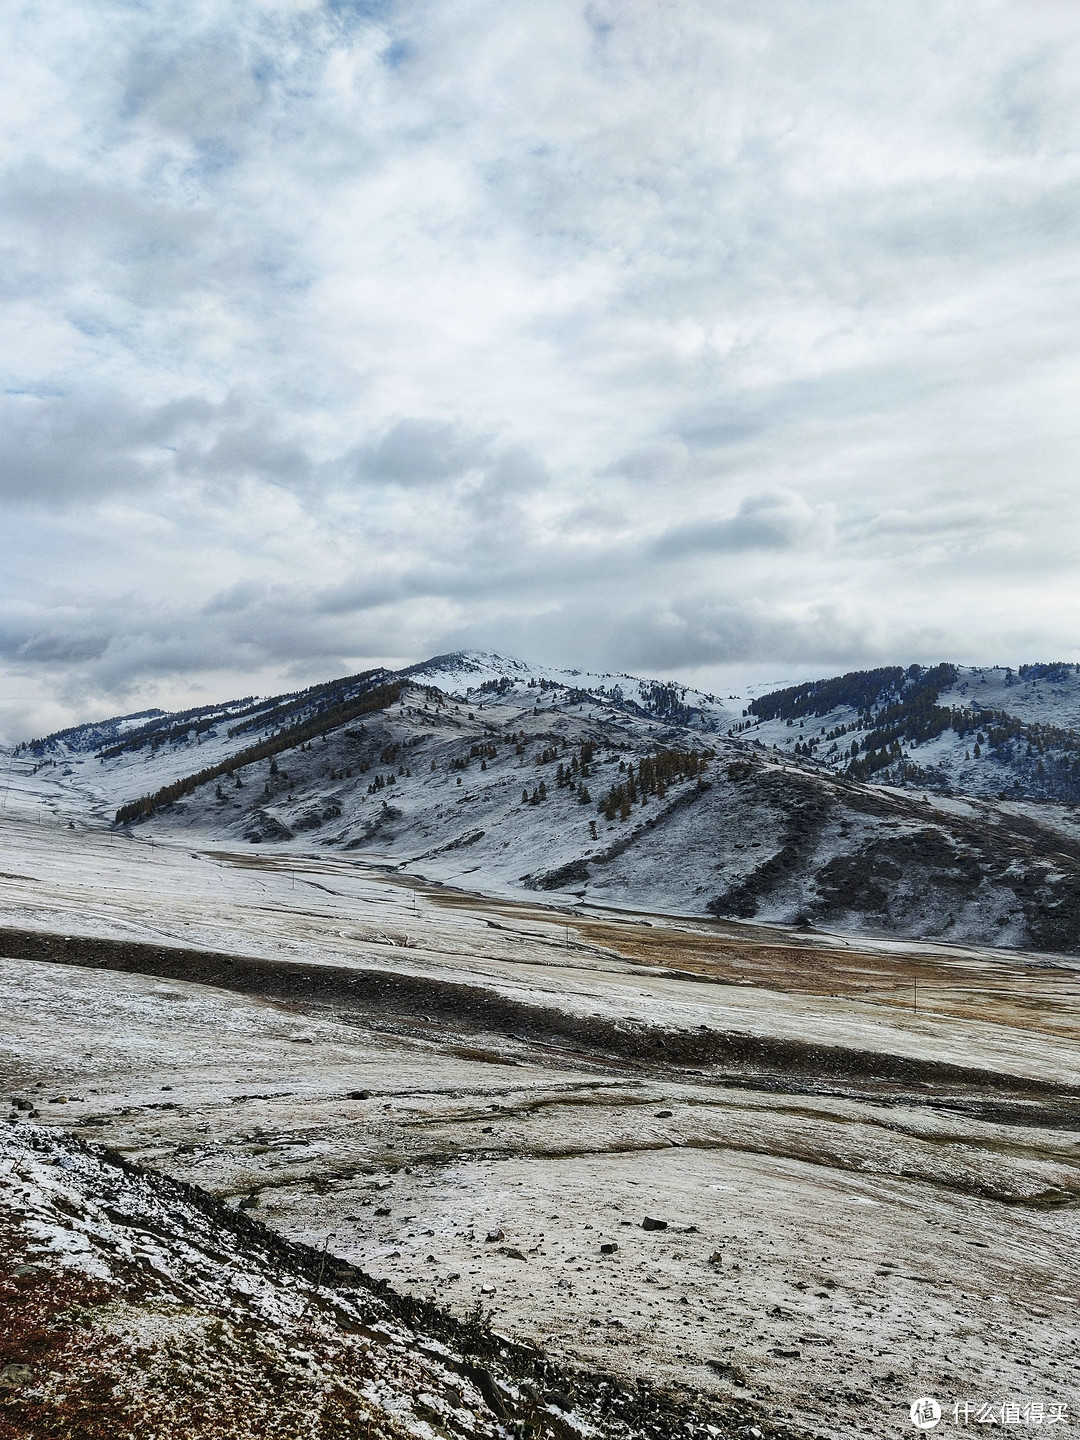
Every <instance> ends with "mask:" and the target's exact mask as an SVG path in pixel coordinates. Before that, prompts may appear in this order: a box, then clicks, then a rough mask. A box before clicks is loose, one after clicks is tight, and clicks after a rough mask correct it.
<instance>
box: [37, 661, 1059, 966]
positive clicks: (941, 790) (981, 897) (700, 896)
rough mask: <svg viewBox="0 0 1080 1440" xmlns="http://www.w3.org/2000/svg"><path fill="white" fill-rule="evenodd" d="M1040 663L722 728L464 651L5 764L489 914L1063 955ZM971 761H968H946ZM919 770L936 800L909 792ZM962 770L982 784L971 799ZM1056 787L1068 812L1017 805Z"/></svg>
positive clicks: (814, 693)
mask: <svg viewBox="0 0 1080 1440" xmlns="http://www.w3.org/2000/svg"><path fill="white" fill-rule="evenodd" d="M1037 668H1038V667H1028V669H1027V670H1026V671H1025V672H1022V673H1021V675H1020V676H1019V677H1013V679H1012V681H1011V682H1010V683H1006V681H1007V680H1008V676H1003V677H1001V678H1000V680H999V681H995V682H988V683H986V684H985V685H983V684H981V683H979V684H978V685H976V682H975V679H974V677H975V676H976V675H978V674H981V672H961V671H959V670H957V668H956V667H953V666H945V665H943V666H938V667H936V668H935V669H934V670H930V671H926V670H922V669H920V668H919V667H911V668H910V669H909V670H907V671H904V670H901V669H900V668H899V667H894V668H891V669H886V670H880V671H872V672H858V673H857V674H853V675H849V676H844V677H840V678H838V679H837V680H834V681H827V682H826V681H823V682H815V683H814V684H810V685H804V686H799V687H793V688H792V689H790V690H786V691H779V692H776V693H774V694H773V695H769V696H763V697H759V698H758V699H756V700H754V701H752V702H749V704H748V705H747V706H745V707H740V709H739V710H738V711H736V709H735V708H734V706H732V704H731V702H727V703H724V702H721V701H719V700H717V699H716V697H714V696H711V695H705V694H702V693H700V692H694V691H690V690H687V689H685V688H683V687H681V686H673V685H667V684H662V683H660V682H653V681H647V680H646V681H641V680H634V679H632V678H631V677H627V676H596V675H585V674H581V673H579V672H573V671H564V672H560V671H551V670H543V669H540V668H536V667H531V666H528V665H526V664H524V663H523V662H521V661H516V660H512V659H507V658H506V657H501V656H497V655H491V654H485V653H481V652H468V653H461V654H456V655H450V656H439V657H436V658H435V659H433V660H431V661H427V662H425V663H424V664H422V665H417V666H413V667H411V668H410V669H409V670H407V671H403V672H399V673H398V674H395V675H390V674H388V673H387V672H385V671H372V672H368V673H366V674H364V675H360V676H352V677H348V678H347V679H346V680H341V681H335V682H331V683H329V684H327V685H324V686H318V687H312V688H311V689H309V690H307V691H304V692H299V693H298V694H297V695H293V696H285V697H276V698H274V699H272V700H257V701H253V700H247V701H243V702H235V703H234V704H233V705H231V706H222V707H219V708H218V709H217V710H216V711H215V712H214V713H213V715H210V714H206V713H202V712H199V713H198V714H196V712H188V713H187V714H185V715H182V716H165V717H154V718H152V719H151V720H150V721H148V722H145V723H144V724H143V725H142V726H139V727H134V728H132V729H130V730H129V731H128V733H127V734H124V735H122V736H120V738H118V739H112V740H111V742H110V743H109V744H107V745H103V746H100V748H99V749H98V750H97V751H96V752H92V753H90V754H87V753H86V737H79V736H78V734H77V733H76V732H67V734H66V735H65V736H64V737H50V738H49V739H48V740H46V741H43V742H36V744H35V745H33V746H30V747H28V748H27V749H26V751H25V752H24V753H23V754H22V756H20V757H19V764H20V765H21V766H22V767H23V768H24V769H26V768H28V767H29V766H30V761H31V757H38V758H36V760H35V762H34V763H36V764H37V765H42V764H44V767H45V768H44V769H40V770H38V772H37V774H36V775H35V776H30V777H27V782H28V783H31V782H32V783H36V784H38V785H39V786H41V787H45V786H53V787H56V786H57V785H58V786H59V787H60V789H59V790H56V789H55V788H54V789H53V791H52V792H50V793H52V794H53V796H54V803H56V801H55V795H56V794H58V793H61V792H62V793H64V794H67V795H74V796H78V797H79V801H80V804H81V805H82V807H83V813H85V814H86V815H87V816H89V817H94V818H96V819H97V820H99V821H107V820H111V819H112V818H113V816H114V815H117V814H118V815H119V817H120V819H121V820H123V821H125V822H126V821H129V820H136V821H139V822H140V823H141V824H142V825H144V826H148V827H149V828H148V829H145V828H144V829H141V830H140V831H139V833H140V834H149V833H155V832H160V833H163V834H175V835H177V836H178V837H179V836H181V835H184V836H190V837H191V838H192V840H194V839H195V838H196V837H199V839H200V841H203V840H209V841H213V842H215V843H221V844H229V845H234V844H243V845H250V844H258V845H270V846H273V847H275V848H281V849H283V850H298V851H303V850H308V851H310V850H311V847H313V846H323V847H329V848H332V849H334V850H339V851H342V852H344V853H346V854H354V855H355V856H356V857H357V858H358V859H360V858H363V859H367V860H370V859H378V860H380V861H381V862H384V863H390V864H393V865H395V866H400V867H404V868H408V869H410V870H411V871H412V872H413V873H416V874H418V875H423V876H425V877H428V878H431V879H436V880H440V881H443V882H451V881H452V882H454V883H457V884H460V885H462V886H464V887H466V888H471V889H480V890H485V891H488V892H494V893H503V894H511V893H515V892H517V893H520V892H521V891H522V890H542V891H548V892H551V893H552V895H553V896H559V895H561V896H562V897H564V899H566V900H571V901H574V902H578V903H581V902H585V903H590V904H600V905H605V906H617V907H626V908H632V909H644V910H654V911H665V912H676V913H683V914H690V915H694V914H696V915H709V914H711V915H714V916H717V917H725V916H727V917H734V918H741V919H748V918H756V919H759V920H764V921H768V922H776V923H782V924H793V923H801V924H804V925H819V926H824V927H827V928H831V929H838V930H850V931H855V932H865V933H874V934H882V935H897V936H908V937H919V938H934V937H939V938H944V939H947V940H950V941H963V942H971V943H978V944H993V945H1009V946H1020V947H1028V948H1034V949H1038V950H1043V951H1051V952H1072V951H1075V950H1076V949H1077V948H1078V947H1080V826H1078V825H1077V823H1076V820H1075V818H1074V814H1073V808H1072V805H1071V803H1069V802H1068V799H1067V797H1068V795H1071V790H1070V789H1069V788H1068V787H1069V786H1070V785H1071V784H1072V781H1071V778H1068V777H1071V775H1072V773H1073V764H1074V762H1073V759H1072V749H1071V748H1070V747H1072V746H1073V744H1074V742H1075V744H1076V746H1077V752H1076V762H1075V763H1076V765H1077V766H1080V734H1078V733H1077V732H1074V731H1071V730H1069V729H1067V728H1066V725H1065V723H1064V722H1066V721H1067V720H1068V718H1069V716H1070V714H1071V713H1072V711H1071V707H1072V706H1073V705H1074V704H1075V703H1077V702H1078V701H1080V676H1078V675H1077V672H1075V671H1074V670H1071V669H1070V670H1068V671H1066V670H1065V669H1064V668H1063V667H1057V668H1055V669H1054V670H1053V674H1050V673H1044V671H1047V667H1043V669H1042V670H1040V671H1039V673H1036V670H1037ZM995 673H996V672H995ZM975 690H977V692H978V693H977V696H976V697H975V698H972V695H973V692H974V691H975ZM1014 690H1015V691H1016V692H1017V696H1018V706H1017V709H1018V713H1017V715H1015V716H1011V717H1010V716H1008V715H1007V714H1006V712H1004V711H1003V710H1001V708H1000V707H1001V704H1002V703H1003V701H1002V695H1003V694H1004V693H1006V692H1010V693H1011V692H1012V691H1014ZM743 709H745V710H746V711H747V712H748V713H747V714H746V715H745V716H744V715H743V714H742V710H743ZM1021 712H1022V713H1021ZM1040 715H1041V716H1042V717H1043V718H1042V719H1039V718H1037V717H1039V716H1040ZM988 717H989V718H988ZM1002 717H1004V718H1002ZM1024 717H1027V718H1024ZM991 720H993V722H994V723H993V724H991ZM980 727H982V728H980ZM91 728H92V727H88V731H89V730H90V729H91ZM97 733H98V732H97V731H95V734H97ZM978 735H982V736H983V745H981V746H980V745H979V741H978V740H977V739H976V738H975V737H976V736H978ZM1040 744H1041V745H1042V746H1043V749H1042V752H1039V751H1038V749H1037V747H1038V745H1040ZM965 745H966V746H970V747H975V746H979V750H980V753H979V756H978V757H977V758H975V759H972V760H971V761H970V762H966V761H964V762H961V761H958V760H957V759H956V756H957V754H959V753H960V748H959V747H961V746H965ZM984 747H985V750H984ZM1027 748H1030V749H1031V751H1032V754H1031V755H1030V756H1029V755H1028V754H1027ZM1021 749H1023V754H1020V753H1019V752H1020V751H1021ZM916 755H918V756H919V757H921V758H920V759H919V760H915V759H914V758H913V757H914V756H916ZM950 756H951V757H952V758H951V759H950V758H949V757H950ZM935 757H936V759H935ZM931 761H933V765H934V766H936V767H937V768H936V770H934V776H932V777H931V778H935V777H936V781H937V783H936V785H935V786H930V787H920V789H919V790H918V792H916V790H915V788H914V786H915V781H916V780H919V781H925V780H926V778H927V776H928V775H930V772H931V769H932V766H931ZM879 762H880V763H879ZM968 764H970V766H971V767H974V768H977V769H978V777H977V778H979V780H980V784H981V788H980V785H976V784H975V783H974V782H973V783H972V784H971V785H970V787H968V790H969V793H968V794H966V795H961V794H959V793H957V791H958V788H959V781H960V780H962V779H963V773H962V767H963V765H968ZM950 765H951V766H952V769H951V770H949V766H950ZM1040 766H1041V770H1040V768H1039V767H1040ZM65 772H66V773H65ZM949 774H952V775H953V776H954V778H955V779H956V780H957V781H958V784H957V785H954V784H952V783H951V782H948V775H949ZM1003 774H1007V775H1008V776H1010V777H1012V778H1011V779H1010V780H1009V785H1008V787H1007V788H1003V782H1002V776H1003ZM1063 775H1065V776H1066V779H1062V778H1061V777H1062V776H1063ZM942 777H945V778H944V779H943V778H942ZM1018 777H1027V778H1026V780H1025V783H1023V784H1022V783H1021V780H1020V779H1019V778H1018ZM1054 777H1057V778H1054ZM1051 780H1053V785H1052V784H1051ZM886 782H888V783H886ZM1028 782H1030V783H1028ZM1066 782H1067V783H1066ZM1078 784H1080V779H1078ZM1054 786H1056V787H1057V790H1059V791H1062V790H1063V791H1064V797H1065V798H1064V800H1063V799H1062V798H1060V797H1059V798H1055V797H1053V796H1051V795H1049V794H1042V795H1038V794H1035V795H1033V794H1032V792H1033V791H1039V790H1040V789H1041V790H1042V791H1049V790H1052V789H1053V788H1054ZM995 787H998V788H996V789H995ZM41 793H42V794H44V793H45V790H44V789H42V792H41Z"/></svg>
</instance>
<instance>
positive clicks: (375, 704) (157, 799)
mask: <svg viewBox="0 0 1080 1440" xmlns="http://www.w3.org/2000/svg"><path fill="white" fill-rule="evenodd" d="M402 689H403V686H402V684H401V683H400V682H398V683H395V684H392V685H380V686H378V687H376V688H375V689H374V690H369V691H368V692H367V693H366V694H365V695H363V696H362V697H361V698H360V699H358V700H355V701H353V702H352V703H351V704H349V703H346V704H341V705H337V706H333V707H330V708H329V709H326V710H323V711H320V713H319V714H318V715H316V716H314V717H313V718H311V719H309V720H304V721H301V722H300V723H299V724H297V725H293V726H290V727H289V729H287V730H282V731H279V733H278V734H276V735H271V736H270V737H269V738H268V739H266V740H261V741H260V742H259V743H258V744H257V745H249V746H248V747H247V749H246V750H239V751H237V753H236V754H235V755H232V756H230V758H229V759H228V760H223V761H221V762H220V764H218V765H209V766H207V768H206V769H205V770H198V771H196V773H195V774H194V775H187V776H185V777H184V778H183V779H182V780H175V781H173V783H172V784H171V785H163V786H162V787H161V789H160V790H155V791H154V793H153V794H152V795H143V796H140V798H139V799H138V800H132V801H130V802H129V803H128V804H127V805H121V806H120V809H119V810H117V812H116V816H115V819H114V824H116V825H130V824H131V822H132V821H133V820H143V819H145V818H146V817H147V816H148V815H152V814H153V813H154V811H155V810H160V809H162V808H163V807H164V806H166V805H171V804H172V803H173V802H174V801H175V800H179V799H181V798H182V797H183V796H185V795H192V794H194V792H195V791H196V790H197V789H198V788H199V786H200V785H205V784H207V783H208V782H209V781H211V780H220V779H221V777H222V776H223V775H231V774H232V773H233V772H234V771H236V770H240V769H243V767H244V766H245V765H252V764H254V763H255V762H256V761H258V760H268V759H271V758H272V757H273V756H275V755H279V754H280V753H281V752H282V751H283V750H291V749H293V748H294V747H295V746H297V745H302V744H304V743H305V742H306V741H308V740H314V739H315V738H316V737H317V736H319V735H322V734H325V733H326V731H328V730H334V729H336V728H337V727H338V726H339V725H345V724H347V723H348V722H349V721H350V720H355V719H357V717H358V716H360V715H369V714H371V712H372V711H374V710H385V709H386V708H387V706H389V705H393V704H394V703H395V701H397V700H398V699H400V697H401V692H402Z"/></svg>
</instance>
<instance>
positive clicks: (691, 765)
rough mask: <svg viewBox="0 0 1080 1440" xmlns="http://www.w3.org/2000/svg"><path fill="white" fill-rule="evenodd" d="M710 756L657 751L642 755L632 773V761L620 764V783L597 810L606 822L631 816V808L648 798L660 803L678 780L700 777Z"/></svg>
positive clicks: (692, 752)
mask: <svg viewBox="0 0 1080 1440" xmlns="http://www.w3.org/2000/svg"><path fill="white" fill-rule="evenodd" d="M709 759H710V754H709V753H708V752H705V751H698V750H658V751H657V753H656V754H655V755H643V756H642V758H641V760H640V761H639V762H638V768H637V773H636V774H635V773H634V766H633V762H631V763H630V764H629V765H626V763H625V762H624V761H622V760H620V761H619V769H620V771H624V772H625V777H626V778H625V779H624V780H621V781H620V782H618V783H617V784H615V785H612V787H611V789H610V790H609V791H608V793H607V794H606V795H605V796H604V798H603V799H602V800H601V801H600V803H599V804H598V805H597V807H596V808H597V809H598V810H599V811H600V813H601V814H602V815H603V816H604V819H605V820H614V819H615V817H616V815H617V816H618V817H619V819H620V820H626V819H628V818H629V816H630V811H631V807H632V806H634V805H637V804H639V803H640V804H642V805H644V804H645V803H646V801H647V800H648V798H649V796H650V795H655V796H656V798H657V799H658V800H662V799H663V798H664V796H665V795H666V794H667V791H668V786H669V785H674V784H675V783H676V782H677V781H679V780H693V779H695V778H698V777H700V776H702V775H703V774H704V773H705V770H706V768H707V767H708V763H709Z"/></svg>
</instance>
